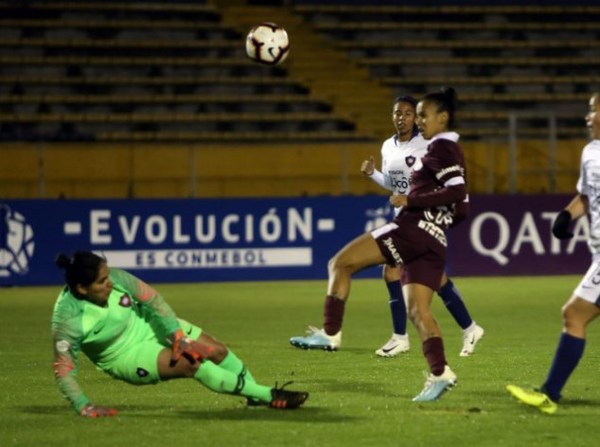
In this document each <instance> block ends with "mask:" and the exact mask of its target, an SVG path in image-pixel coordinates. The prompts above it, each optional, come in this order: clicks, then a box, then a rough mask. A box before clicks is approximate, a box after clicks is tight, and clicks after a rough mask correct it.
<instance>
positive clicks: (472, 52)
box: [295, 1, 600, 138]
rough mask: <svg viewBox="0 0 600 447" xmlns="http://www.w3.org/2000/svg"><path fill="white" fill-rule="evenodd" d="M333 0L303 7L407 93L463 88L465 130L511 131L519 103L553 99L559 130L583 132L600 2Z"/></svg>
mask: <svg viewBox="0 0 600 447" xmlns="http://www.w3.org/2000/svg"><path fill="white" fill-rule="evenodd" d="M334 3H336V4H315V3H313V2H302V1H296V6H295V11H296V12H297V13H299V14H302V15H303V16H304V17H305V19H306V21H307V22H309V23H312V24H313V26H314V28H315V29H316V30H318V31H319V32H320V33H322V34H323V35H325V36H327V38H328V39H329V41H330V42H331V44H333V45H335V46H336V47H337V48H339V49H341V50H343V51H345V52H346V53H347V54H348V55H349V56H350V57H351V58H352V59H353V60H354V61H355V62H356V63H357V64H359V65H360V66H364V67H367V68H368V70H369V72H370V73H371V76H372V78H373V79H374V80H375V81H378V82H381V83H382V84H383V85H385V86H388V87H390V88H391V89H392V90H393V91H394V92H396V93H398V94H400V93H406V92H412V93H414V94H416V95H418V94H422V93H424V92H426V91H431V90H434V89H437V88H439V87H440V86H441V85H454V86H456V88H457V89H458V90H459V97H460V99H461V117H462V119H461V130H462V131H463V133H465V135H466V136H469V135H470V136H471V137H477V136H479V137H483V138H485V137H489V136H490V135H497V136H504V137H505V136H506V135H507V133H508V126H507V117H508V115H509V113H510V112H511V111H515V112H519V113H520V112H524V111H525V112H530V113H535V112H536V111H537V112H544V114H545V113H546V112H547V111H548V108H549V107H552V108H554V109H555V110H560V112H559V113H557V120H558V124H557V125H558V128H557V131H558V136H559V137H572V136H576V135H582V127H581V116H582V113H584V111H583V110H582V104H584V103H585V101H586V100H587V98H589V95H590V93H591V92H594V91H596V90H598V88H599V87H600V76H599V75H598V65H600V48H599V47H598V45H597V44H596V38H597V26H596V25H597V23H598V19H599V18H600V7H598V6H593V5H591V6H590V5H588V6H582V5H571V4H568V5H567V4H565V5H557V6H552V5H550V6H544V7H540V6H539V5H528V4H518V5H511V6H506V5H493V4H492V5H483V4H482V5H478V4H477V2H470V3H469V4H466V3H465V4H464V5H452V4H450V5H448V4H446V5H444V6H431V5H427V6H419V5H418V4H414V3H416V2H408V3H412V4H403V5H397V4H396V5H393V4H384V5H373V4H368V2H350V1H349V2H334ZM515 3H516V2H515ZM489 110H494V111H498V112H500V113H494V114H490V113H486V112H487V111H489ZM569 117H570V118H569ZM574 117H575V118H576V119H573V118H574ZM522 124H523V125H524V126H525V127H526V131H527V132H529V133H530V134H531V135H536V134H542V133H543V132H546V133H547V131H548V130H547V126H545V127H546V128H545V129H544V128H542V127H541V126H540V120H537V121H536V120H529V121H528V120H525V121H523V122H522Z"/></svg>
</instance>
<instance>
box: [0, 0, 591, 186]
mask: <svg viewBox="0 0 600 447" xmlns="http://www.w3.org/2000/svg"><path fill="white" fill-rule="evenodd" d="M327 1H331V0H327ZM333 3H334V4H327V3H326V2H325V0H323V1H309V0H293V1H276V0H272V1H268V0H253V1H251V0H248V1H241V0H212V1H201V0H200V1H198V0H195V1H189V0H177V1H176V2H168V1H165V0H162V1H160V0H132V1H127V2H123V1H117V0H106V1H94V0H91V1H77V0H72V1H58V0H57V1H41V0H40V1H36V0H28V1H11V0H0V142H2V147H0V149H2V154H1V155H2V158H3V160H7V162H6V163H0V188H1V190H0V197H36V196H42V197H44V196H48V197H54V196H66V197H180V196H205V197H226V196H256V195H314V194H323V193H330V194H346V193H357V194H362V193H371V192H380V191H379V189H378V188H377V187H376V186H373V185H370V182H365V181H364V179H363V178H362V176H361V174H360V173H359V172H357V171H358V169H357V166H359V165H360V161H362V159H363V158H364V157H365V156H369V155H372V154H376V153H377V152H378V149H379V144H380V142H381V140H382V139H384V138H387V137H388V136H389V135H390V133H391V131H392V129H391V123H390V113H389V111H390V110H389V109H390V103H391V100H392V98H393V97H394V96H395V95H397V94H406V93H411V94H414V95H416V96H419V95H420V94H422V93H424V92H426V91H431V90H436V89H438V88H439V87H440V86H441V85H453V86H455V87H456V88H457V89H458V91H459V97H460V99H461V109H460V115H459V118H460V121H459V126H460V131H461V134H462V137H463V141H464V142H465V147H466V149H467V150H468V153H469V170H470V173H471V174H470V180H471V190H472V191H473V192H478V191H479V192H481V191H484V192H492V191H495V192H497V191H507V190H508V187H507V178H508V177H509V174H508V173H507V170H508V168H507V163H508V162H507V156H506V154H507V151H506V148H507V141H508V138H509V136H510V131H511V130H513V131H514V130H515V128H516V127H515V123H517V124H518V132H519V136H520V137H522V138H528V139H533V140H537V144H533V143H532V144H529V142H528V141H524V142H523V147H526V150H524V151H521V152H519V155H518V161H519V163H521V164H522V166H528V167H531V166H535V167H536V169H538V168H539V170H540V172H541V174H540V176H545V175H546V176H547V172H544V167H543V166H542V165H543V164H544V163H547V161H546V159H547V158H548V157H547V152H548V151H547V150H546V145H547V143H546V142H547V141H548V134H549V132H550V131H551V129H550V126H552V127H553V130H554V131H555V132H556V136H557V137H558V139H559V141H558V143H557V148H558V150H557V151H558V155H557V156H556V157H557V159H555V160H553V161H552V164H553V166H557V167H558V168H557V169H555V171H554V174H553V175H558V176H561V180H560V181H559V184H560V185H563V186H562V188H563V189H565V190H567V189H568V190H569V191H570V190H572V185H573V184H574V181H575V180H576V176H577V173H576V172H573V168H572V167H573V166H576V165H577V163H576V160H574V158H573V157H575V156H574V155H573V153H574V152H573V151H572V150H571V149H570V147H572V146H573V144H575V145H576V146H577V147H581V139H582V138H585V133H584V130H583V126H582V116H583V115H584V114H585V108H584V104H585V101H586V100H587V98H588V97H589V94H590V92H592V91H595V90H598V89H599V87H600V76H599V75H598V74H597V72H598V70H597V69H598V65H599V64H600V48H598V46H597V45H595V43H596V39H597V31H596V24H597V22H598V18H600V7H598V6H594V5H593V4H592V5H591V6H582V5H566V6H548V5H546V6H544V7H540V6H527V5H523V4H519V5H514V6H505V5H501V6H494V5H492V4H489V3H490V2H484V1H481V2H477V1H472V2H469V3H468V6H464V5H460V4H458V5H452V1H450V2H449V3H448V2H445V3H444V5H445V6H440V5H439V3H438V2H430V1H420V2H417V1H411V0H407V1H404V2H402V5H398V3H397V2H394V1H389V2H388V4H379V3H382V2H376V3H377V4H375V3H374V2H369V1H367V0H364V1H363V0H347V1H343V0H340V1H338V2H333ZM458 3H460V2H458ZM496 3H498V2H496ZM500 3H503V2H500ZM504 3H505V2H504ZM546 3H548V2H546ZM549 3H553V1H549ZM273 17H276V18H277V21H280V23H281V24H284V25H285V27H286V29H287V30H288V33H289V34H290V36H291V38H292V50H291V56H290V58H288V60H287V61H286V62H285V63H284V64H283V65H282V66H280V67H267V66H260V65H257V64H255V63H251V62H250V61H249V60H248V59H247V58H246V57H245V55H244V48H243V40H244V38H245V34H246V33H247V31H248V30H249V29H250V28H251V27H252V26H254V25H255V24H257V23H260V22H263V21H265V20H269V19H270V18H273ZM515 120H516V121H515ZM510 126H513V127H512V128H511V127H510ZM574 139H576V142H575V143H573V140H574ZM540 141H541V143H540ZM26 143H31V144H26ZM23 154H26V156H24V155H23ZM107 154H110V156H111V157H112V158H113V159H114V160H115V162H114V164H115V166H117V165H118V166H119V169H116V168H115V169H114V172H110V173H106V177H105V178H104V180H103V181H99V182H97V184H96V185H88V184H87V180H88V177H87V176H86V175H87V173H86V172H79V171H80V168H79V166H80V165H81V160H83V159H84V157H85V160H86V163H101V162H102V160H104V159H105V157H106V156H107ZM575 155H577V154H575ZM575 158H576V157H575ZM232 160H235V161H236V166H235V167H234V166H232ZM77 162H79V163H77ZM13 166H18V167H20V168H19V169H15V168H13ZM265 166H269V168H268V169H266V168H265ZM540 166H541V167H540ZM21 168H22V169H21ZM527 169H529V168H527ZM553 169H554V168H553ZM36 172H39V173H40V174H39V175H37V176H36V174H35V173H36ZM521 172H527V171H526V169H523V168H521ZM40 178H41V180H40ZM524 179H525V182H524V183H523V184H521V185H520V186H519V190H520V191H525V192H540V191H545V190H547V187H546V186H544V185H542V186H540V184H539V183H540V182H539V181H537V180H536V177H535V175H526V176H524ZM42 184H43V185H45V186H41V185H42Z"/></svg>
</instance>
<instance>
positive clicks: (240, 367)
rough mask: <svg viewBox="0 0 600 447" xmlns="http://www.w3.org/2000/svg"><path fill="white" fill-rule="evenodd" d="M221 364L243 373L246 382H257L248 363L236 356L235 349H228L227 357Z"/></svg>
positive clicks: (235, 372) (240, 373)
mask: <svg viewBox="0 0 600 447" xmlns="http://www.w3.org/2000/svg"><path fill="white" fill-rule="evenodd" d="M219 366H220V367H221V368H223V369H226V370H227V371H229V372H232V373H234V374H238V375H243V376H244V377H245V379H246V382H256V380H254V377H253V376H252V374H251V373H250V371H249V370H248V369H247V368H246V365H244V363H243V362H242V361H241V360H240V359H239V357H238V356H236V355H235V354H234V353H233V351H231V350H229V351H227V355H226V356H225V358H224V359H223V360H222V361H221V363H219Z"/></svg>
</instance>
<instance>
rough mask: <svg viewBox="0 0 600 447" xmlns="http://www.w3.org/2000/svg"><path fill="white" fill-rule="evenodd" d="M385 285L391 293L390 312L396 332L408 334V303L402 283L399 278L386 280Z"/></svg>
mask: <svg viewBox="0 0 600 447" xmlns="http://www.w3.org/2000/svg"><path fill="white" fill-rule="evenodd" d="M385 285H386V286H387V288H388V291H389V293H390V312H391V314H392V326H394V334H399V335H406V304H405V303H404V296H403V295H402V284H400V281H399V280H398V281H392V282H386V283H385Z"/></svg>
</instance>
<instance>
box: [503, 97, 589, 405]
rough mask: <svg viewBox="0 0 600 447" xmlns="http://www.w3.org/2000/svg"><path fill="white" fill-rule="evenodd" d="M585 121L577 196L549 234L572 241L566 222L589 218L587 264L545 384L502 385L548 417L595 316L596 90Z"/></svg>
mask: <svg viewBox="0 0 600 447" xmlns="http://www.w3.org/2000/svg"><path fill="white" fill-rule="evenodd" d="M585 121H586V125H587V128H588V130H589V134H590V137H591V138H592V141H591V142H590V143H588V144H587V145H586V146H585V147H584V148H583V152H582V154H581V168H580V173H579V180H578V182H577V195H576V196H575V197H574V198H573V200H571V202H570V203H569V204H568V205H567V207H566V208H565V209H563V210H562V211H561V212H560V213H558V215H557V217H556V219H555V220H554V224H553V225H552V233H553V234H554V236H555V237H557V238H558V239H570V238H572V237H573V233H571V232H570V231H569V224H570V223H571V221H572V220H575V219H578V218H580V217H582V216H585V215H588V214H589V216H590V220H591V228H590V236H589V240H588V245H589V247H590V251H591V253H592V264H591V265H590V267H589V269H588V271H587V272H586V273H585V275H584V276H583V279H582V280H581V282H580V283H579V285H578V286H577V287H576V288H575V290H574V291H573V294H572V295H571V297H570V298H569V300H568V301H567V303H566V304H565V305H564V306H563V308H562V316H563V330H562V333H561V335H560V339H559V342H558V346H557V348H556V352H555V354H554V360H553V362H552V366H551V367H550V370H549V372H548V376H547V377H546V381H545V382H544V384H543V385H542V386H541V387H540V388H539V389H533V390H532V389H526V388H521V387H518V386H515V385H508V386H507V389H508V391H509V392H510V393H511V394H512V395H513V396H514V397H516V398H517V399H518V400H519V401H521V402H522V403H524V404H527V405H531V406H533V407H536V408H537V409H539V410H540V411H541V412H543V413H547V414H552V413H554V412H556V410H557V408H558V405H557V402H558V401H559V399H560V397H561V394H560V393H561V391H562V389H563V387H564V386H565V384H566V383H567V380H568V379H569V377H570V376H571V374H572V373H573V371H575V368H576V367H577V364H578V363H579V360H580V359H581V357H582V356H583V350H584V347H585V337H586V327H587V325H588V324H589V323H591V322H592V321H593V320H595V319H596V317H598V315H600V92H599V93H596V94H594V95H593V96H592V97H591V98H590V101H589V113H588V114H587V115H586V117H585Z"/></svg>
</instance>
